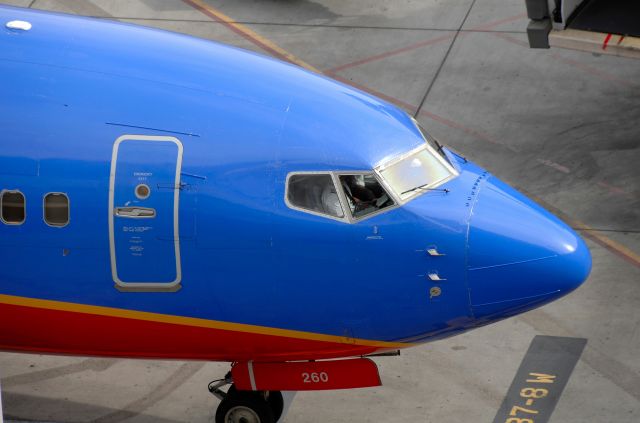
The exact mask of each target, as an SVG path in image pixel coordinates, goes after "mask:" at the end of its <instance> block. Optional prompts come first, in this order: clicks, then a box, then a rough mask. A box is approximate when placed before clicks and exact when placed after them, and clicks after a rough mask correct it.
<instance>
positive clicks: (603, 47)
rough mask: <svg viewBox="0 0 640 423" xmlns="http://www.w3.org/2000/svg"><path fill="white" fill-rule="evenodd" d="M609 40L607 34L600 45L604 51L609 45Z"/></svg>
mask: <svg viewBox="0 0 640 423" xmlns="http://www.w3.org/2000/svg"><path fill="white" fill-rule="evenodd" d="M610 39H611V34H607V36H606V37H604V42H603V43H602V49H603V50H606V49H607V44H609V40H610Z"/></svg>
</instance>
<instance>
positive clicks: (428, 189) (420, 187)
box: [400, 182, 450, 195]
mask: <svg viewBox="0 0 640 423" xmlns="http://www.w3.org/2000/svg"><path fill="white" fill-rule="evenodd" d="M430 183H431V182H427V183H426V184H422V185H418V186H417V187H413V188H411V189H408V190H406V191H404V192H401V193H400V195H404V194H406V193H408V192H411V191H415V190H417V189H422V190H425V191H442V192H444V193H448V192H450V191H449V190H448V189H447V188H425V187H426V186H427V185H429V184H430Z"/></svg>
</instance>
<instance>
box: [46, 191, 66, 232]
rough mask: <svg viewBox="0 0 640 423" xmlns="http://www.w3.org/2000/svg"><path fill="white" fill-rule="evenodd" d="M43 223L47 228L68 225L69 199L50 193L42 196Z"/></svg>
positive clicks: (59, 194) (57, 193)
mask: <svg viewBox="0 0 640 423" xmlns="http://www.w3.org/2000/svg"><path fill="white" fill-rule="evenodd" d="M44 221H45V223H46V224H47V225H49V226H67V224H68V223H69V198H68V197H67V196H66V195H65V194H62V193H59V192H52V193H50V194H47V195H45V196H44Z"/></svg>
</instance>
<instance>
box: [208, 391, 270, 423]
mask: <svg viewBox="0 0 640 423" xmlns="http://www.w3.org/2000/svg"><path fill="white" fill-rule="evenodd" d="M278 394H280V393H279V392H278ZM280 398H282V395H281V394H280ZM280 414H282V410H280ZM278 417H279V416H278ZM275 422H276V418H275V416H274V410H273V409H272V405H271V403H270V401H269V400H268V399H267V398H265V395H264V394H263V393H262V392H251V391H238V390H236V389H235V387H234V386H233V385H232V386H231V387H230V388H229V391H228V392H227V396H226V398H225V399H223V400H222V401H221V402H220V405H219V406H218V409H217V410H216V423H275Z"/></svg>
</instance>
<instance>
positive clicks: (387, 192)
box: [334, 170, 400, 223]
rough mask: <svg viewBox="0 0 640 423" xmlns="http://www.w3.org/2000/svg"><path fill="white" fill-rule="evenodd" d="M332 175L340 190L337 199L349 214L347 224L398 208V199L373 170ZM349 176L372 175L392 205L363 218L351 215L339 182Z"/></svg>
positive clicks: (338, 172)
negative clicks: (343, 204)
mask: <svg viewBox="0 0 640 423" xmlns="http://www.w3.org/2000/svg"><path fill="white" fill-rule="evenodd" d="M334 174H335V176H336V179H337V180H338V182H339V183H340V187H339V188H340V191H341V195H339V197H340V200H341V201H344V202H345V205H346V210H347V212H348V213H349V223H357V222H362V221H363V220H366V219H369V218H370V217H374V216H377V215H379V214H382V213H386V212H387V211H390V210H393V209H397V208H398V207H400V203H399V202H398V199H397V198H396V196H395V195H394V193H393V190H392V189H390V188H389V187H388V186H387V184H386V183H385V182H384V181H383V180H382V178H381V177H380V175H378V174H377V173H376V172H375V171H373V170H361V171H336V172H334ZM349 175H373V177H374V178H375V179H376V181H377V182H378V183H379V184H380V186H381V187H382V189H384V192H385V193H386V194H387V195H388V196H389V198H390V199H392V200H393V202H394V204H393V205H392V206H389V207H385V208H383V209H380V210H376V211H375V212H373V213H369V214H367V215H364V216H359V217H356V216H354V215H353V213H351V207H349V200H348V199H347V195H346V194H345V192H344V188H343V187H342V183H341V182H340V176H349ZM344 208H345V206H343V209H344Z"/></svg>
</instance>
